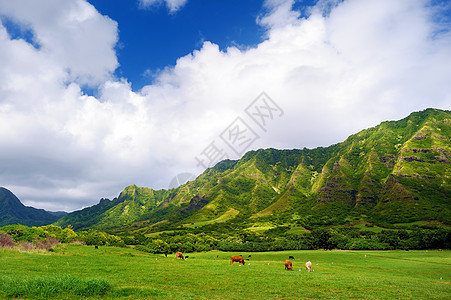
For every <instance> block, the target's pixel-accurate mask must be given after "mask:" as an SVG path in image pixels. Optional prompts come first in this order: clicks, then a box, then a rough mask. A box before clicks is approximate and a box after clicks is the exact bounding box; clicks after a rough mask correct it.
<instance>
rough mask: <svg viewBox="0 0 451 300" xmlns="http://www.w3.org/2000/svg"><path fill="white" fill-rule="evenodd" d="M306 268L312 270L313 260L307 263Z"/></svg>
mask: <svg viewBox="0 0 451 300" xmlns="http://www.w3.org/2000/svg"><path fill="white" fill-rule="evenodd" d="M305 268H306V269H307V271H309V272H310V271H311V270H312V262H311V261H308V262H306V263H305Z"/></svg>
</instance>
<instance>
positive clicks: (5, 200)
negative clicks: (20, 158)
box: [0, 187, 60, 226]
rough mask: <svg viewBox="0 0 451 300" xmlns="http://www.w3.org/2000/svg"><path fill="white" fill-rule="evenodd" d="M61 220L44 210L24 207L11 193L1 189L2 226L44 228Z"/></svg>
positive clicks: (0, 212)
mask: <svg viewBox="0 0 451 300" xmlns="http://www.w3.org/2000/svg"><path fill="white" fill-rule="evenodd" d="M59 218H60V217H58V216H55V215H52V214H50V213H49V212H47V211H45V210H43V209H36V208H33V207H28V206H25V205H23V204H22V202H20V200H19V199H18V198H17V197H16V196H15V195H14V194H13V193H11V191H9V190H7V189H5V188H2V187H0V226H5V225H10V224H22V225H27V226H42V225H48V224H51V223H53V222H55V221H56V220H58V219H59Z"/></svg>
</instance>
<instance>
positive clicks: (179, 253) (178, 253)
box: [175, 251, 185, 259]
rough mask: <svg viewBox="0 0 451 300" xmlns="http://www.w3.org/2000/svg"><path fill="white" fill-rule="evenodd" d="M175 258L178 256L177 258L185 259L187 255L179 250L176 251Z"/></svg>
mask: <svg viewBox="0 0 451 300" xmlns="http://www.w3.org/2000/svg"><path fill="white" fill-rule="evenodd" d="M175 258H176V259H177V258H180V259H185V257H183V254H182V252H179V251H177V252H175Z"/></svg>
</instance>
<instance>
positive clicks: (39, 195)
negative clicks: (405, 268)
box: [0, 0, 451, 210]
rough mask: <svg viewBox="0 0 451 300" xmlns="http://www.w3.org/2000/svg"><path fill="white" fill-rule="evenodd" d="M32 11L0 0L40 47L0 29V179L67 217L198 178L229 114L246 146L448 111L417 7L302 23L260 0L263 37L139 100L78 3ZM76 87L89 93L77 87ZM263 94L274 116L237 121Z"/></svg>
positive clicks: (441, 60)
mask: <svg viewBox="0 0 451 300" xmlns="http://www.w3.org/2000/svg"><path fill="white" fill-rule="evenodd" d="M33 3H34V1H29V2H26V1H9V2H6V1H0V16H8V17H9V18H13V19H14V20H15V21H16V22H18V23H20V24H25V25H26V26H30V27H31V28H32V30H33V32H34V34H35V36H36V39H37V41H38V42H39V44H40V45H41V48H39V49H36V48H35V47H33V46H32V45H30V44H29V43H27V42H26V41H24V40H17V39H16V40H12V39H11V38H10V36H9V35H8V32H7V30H6V29H5V28H4V27H3V26H0V61H1V62H2V68H0V165H1V166H2V168H1V169H0V183H1V185H4V186H6V187H8V188H11V190H12V191H13V192H14V193H16V194H17V195H18V196H19V198H21V199H23V200H24V201H25V202H26V203H27V204H33V205H35V206H37V207H43V208H48V209H66V210H71V209H75V208H79V207H81V206H87V205H91V204H93V203H94V202H96V201H97V200H98V199H99V198H101V197H114V196H116V195H117V194H119V192H120V191H121V190H122V189H123V188H124V187H125V186H126V185H129V184H133V183H136V184H138V185H142V186H148V187H156V188H165V187H167V186H168V184H169V182H170V180H171V178H172V177H173V176H175V175H176V174H178V173H181V172H196V173H198V172H200V171H201V170H200V168H198V167H197V166H196V165H197V161H196V159H195V157H196V156H200V153H201V152H202V151H203V150H204V149H205V148H206V147H207V146H208V145H209V144H210V143H211V142H212V141H215V143H216V144H217V145H219V146H221V147H223V148H224V150H226V151H227V152H228V153H229V154H232V153H233V152H232V151H231V150H230V149H229V148H227V146H226V145H225V144H224V143H222V142H221V140H220V138H219V134H220V133H221V132H222V131H223V130H224V129H225V128H226V127H227V126H228V125H229V124H230V123H231V122H232V121H233V120H234V119H235V118H236V117H237V116H241V117H242V118H243V119H244V120H245V121H246V122H248V124H249V125H250V126H252V127H253V129H254V130H255V131H256V132H257V133H258V134H259V135H260V136H261V138H260V139H259V140H257V141H256V143H255V144H254V145H253V146H252V147H251V148H252V149H255V148H259V147H264V148H267V147H276V148H302V147H304V146H307V147H315V146H327V145H330V144H332V143H335V142H339V141H342V140H343V139H344V138H346V137H347V136H348V135H349V134H351V133H355V132H357V131H359V130H360V129H363V128H366V127H369V126H373V125H376V124H377V123H379V122H380V121H383V120H386V119H397V118H401V117H404V116H406V115H408V114H409V113H410V112H412V111H414V110H421V109H424V108H426V107H438V108H448V109H449V107H450V106H451V91H450V88H449V82H448V78H451V51H450V50H451V36H450V34H449V33H447V32H446V31H444V32H442V33H441V34H437V33H436V29H437V27H436V25H437V24H435V23H434V21H433V18H432V17H433V15H432V12H433V7H431V6H430V5H429V3H428V2H425V1H410V0H399V1H396V2H393V1H388V0H387V1H380V0H377V1H375V0H374V1H370V0H365V1H361V0H349V1H344V2H343V3H340V4H337V5H336V6H334V7H333V8H332V9H331V11H330V14H323V11H322V10H321V9H320V8H316V9H313V10H312V11H311V15H309V16H308V17H302V18H301V17H299V14H298V13H297V12H294V11H292V8H291V7H292V4H293V1H275V0H273V1H267V2H266V4H265V5H266V8H267V9H268V11H269V14H268V15H264V16H262V17H260V18H259V22H260V24H262V25H263V26H265V27H266V28H267V40H265V41H264V42H262V43H260V44H259V45H258V46H257V47H255V48H251V49H246V50H240V49H237V48H235V47H230V48H228V49H227V50H225V51H220V50H219V47H218V46H217V45H215V44H213V43H211V42H208V41H207V42H205V43H204V44H203V46H202V48H201V49H200V50H196V51H193V53H192V54H189V55H187V56H184V57H181V58H180V59H179V60H178V61H177V63H176V65H175V66H173V67H168V68H167V69H166V70H164V71H163V72H161V73H160V74H159V75H157V76H156V77H155V82H154V83H153V84H152V85H148V86H145V87H144V88H143V89H142V90H140V91H132V89H131V85H130V83H129V82H127V80H126V79H115V78H112V77H111V73H112V72H113V71H114V69H115V68H116V67H117V60H116V56H115V52H114V44H115V42H116V41H117V24H116V23H115V22H114V21H112V20H111V19H109V18H107V17H105V16H101V15H100V14H99V13H98V12H97V11H96V10H95V9H94V8H93V7H92V6H91V5H89V4H88V3H87V2H85V1H81V0H71V1H50V0H47V1H40V4H39V5H35V6H39V7H36V8H34V6H33V5H34V4H33ZM27 6H29V7H33V10H32V11H31V12H30V11H28V10H26V9H24V8H23V7H27ZM321 7H327V6H324V5H322V6H321ZM47 10H51V11H54V12H55V15H56V16H58V17H56V16H54V14H53V13H51V14H48V13H46V12H47ZM49 15H50V16H49ZM324 15H326V16H324ZM63 16H65V17H63ZM56 25H58V26H56ZM91 42H92V43H94V44H90V43H91ZM83 47H87V48H88V49H89V51H87V50H86V49H82V48H83ZM77 49H78V50H77ZM88 81H91V82H94V83H96V84H99V87H100V89H99V96H98V98H94V97H88V96H86V95H84V94H83V93H82V92H81V89H80V85H81V84H83V83H86V82H88ZM262 91H265V92H266V93H267V94H268V95H269V96H270V97H272V98H273V100H274V101H276V102H277V104H278V105H279V106H280V107H281V108H282V109H283V110H284V111H285V114H284V115H283V116H282V117H281V118H277V119H275V120H274V121H272V122H270V124H269V125H268V128H267V129H268V130H267V132H263V131H262V130H261V129H259V128H258V127H257V126H256V125H255V124H254V123H252V122H253V121H252V120H251V119H250V118H248V117H247V116H246V114H245V113H244V109H245V108H246V107H247V106H248V104H250V102H251V101H252V100H254V99H255V97H256V96H258V95H259V94H260V93H261V92H262ZM233 158H236V155H235V156H233ZM39 203H40V204H41V205H39Z"/></svg>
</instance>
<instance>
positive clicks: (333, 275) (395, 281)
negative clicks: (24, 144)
mask: <svg viewBox="0 0 451 300" xmlns="http://www.w3.org/2000/svg"><path fill="white" fill-rule="evenodd" d="M232 254H242V255H243V256H244V257H245V258H247V257H248V255H249V254H251V255H252V257H251V258H250V259H249V261H246V265H244V266H239V264H238V263H235V264H234V265H233V266H231V265H230V255H232ZM185 255H188V256H189V258H188V259H186V260H176V259H175V258H174V256H175V255H169V256H168V257H165V256H164V255H153V254H148V253H142V252H139V251H136V250H134V249H130V248H115V247H99V249H94V247H93V246H81V245H60V246H58V248H57V249H56V250H55V252H19V251H16V250H9V249H0V266H1V267H0V298H1V299H12V298H22V299H86V298H95V299H300V298H301V299H302V298H304V299H309V298H310V299H311V298H316V299H332V298H333V299H349V298H357V299H451V286H450V283H451V252H450V251H437V250H429V251H428V252H426V251H322V250H318V251H313V250H312V251H310V250H309V251H284V252H264V253H226V252H219V251H213V252H206V253H188V254H185ZM289 255H292V256H294V257H295V259H294V260H292V262H293V271H292V272H290V271H285V270H284V260H285V259H287V258H288V256H289ZM365 255H366V257H365ZM218 256H219V257H218ZM308 260H310V261H311V262H312V263H313V269H314V272H310V273H308V272H307V271H306V270H305V267H304V264H305V262H306V261H308Z"/></svg>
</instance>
